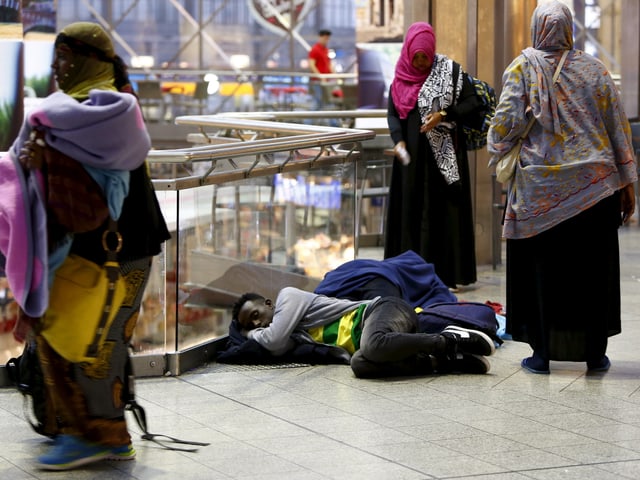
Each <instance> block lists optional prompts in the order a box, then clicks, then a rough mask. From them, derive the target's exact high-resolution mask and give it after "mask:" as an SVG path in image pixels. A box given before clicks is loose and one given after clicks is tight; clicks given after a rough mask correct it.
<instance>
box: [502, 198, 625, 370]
mask: <svg viewBox="0 0 640 480" xmlns="http://www.w3.org/2000/svg"><path fill="white" fill-rule="evenodd" d="M619 226H620V199H619V195H618V194H614V195H612V196H610V197H608V198H605V199H604V200H602V201H600V202H599V203H597V204H596V205H594V206H593V207H591V208H590V209H588V210H586V211H584V212H582V213H580V214H579V215H577V216H575V217H573V218H571V219H569V220H566V221H565V222H563V223H562V224H560V225H557V226H556V227H553V228H552V229H550V230H547V231H545V232H542V233H540V234H539V235H536V236H535V237H531V238H526V239H520V240H507V302H506V307H507V333H510V334H511V335H512V337H513V339H514V340H516V341H520V342H526V343H528V344H529V345H530V346H531V348H532V349H533V350H534V352H536V353H537V354H538V355H539V356H540V357H541V358H542V359H545V360H563V361H576V362H584V361H599V360H600V359H601V358H602V356H603V355H604V354H605V352H606V350H607V338H608V337H610V336H613V335H616V334H618V333H620V331H621V321H620V255H619V247H618V227H619Z"/></svg>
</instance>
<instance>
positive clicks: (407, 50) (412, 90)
mask: <svg viewBox="0 0 640 480" xmlns="http://www.w3.org/2000/svg"><path fill="white" fill-rule="evenodd" d="M418 52H422V53H424V54H425V55H426V56H427V57H428V58H430V59H431V61H432V62H433V59H434V57H435V54H436V36H435V34H434V33H433V28H432V27H431V25H429V24H428V23H426V22H416V23H414V24H412V25H411V26H410V27H409V30H407V35H406V37H405V40H404V43H403V44H402V50H401V51H400V58H398V63H397V64H396V74H395V77H394V79H393V83H392V84H391V96H392V97H393V103H394V105H395V106H396V110H397V111H398V115H400V118H407V115H409V112H410V111H411V110H412V109H413V108H414V107H415V106H416V101H417V100H418V94H419V93H420V88H421V87H422V84H423V83H424V81H425V80H426V78H427V77H428V76H429V74H430V73H431V69H429V71H427V72H421V71H419V70H418V69H416V68H415V67H414V66H413V65H412V62H413V57H414V55H415V54H416V53H418Z"/></svg>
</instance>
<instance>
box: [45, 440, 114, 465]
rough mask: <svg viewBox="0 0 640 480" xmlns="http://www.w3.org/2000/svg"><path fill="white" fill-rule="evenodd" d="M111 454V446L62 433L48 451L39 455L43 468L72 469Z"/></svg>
mask: <svg viewBox="0 0 640 480" xmlns="http://www.w3.org/2000/svg"><path fill="white" fill-rule="evenodd" d="M110 454H111V450H110V449H109V447H105V446H104V445H96V444H94V443H89V442H86V441H84V440H82V439H81V438H80V437H77V436H75V435H60V436H59V437H57V438H56V440H55V443H54V445H53V447H51V449H50V450H49V452H48V453H45V454H44V455H41V456H40V457H38V465H37V466H38V467H39V468H41V469H43V470H71V469H72V468H77V467H80V466H82V465H87V464H89V463H93V462H97V461H99V460H103V459H104V458H106V457H108V456H109V455H110Z"/></svg>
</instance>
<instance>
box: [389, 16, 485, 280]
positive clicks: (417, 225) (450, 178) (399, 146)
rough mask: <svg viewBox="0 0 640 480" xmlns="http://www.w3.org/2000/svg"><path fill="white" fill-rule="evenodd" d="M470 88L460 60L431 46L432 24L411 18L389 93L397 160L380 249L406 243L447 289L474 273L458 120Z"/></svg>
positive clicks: (474, 103) (396, 250)
mask: <svg viewBox="0 0 640 480" xmlns="http://www.w3.org/2000/svg"><path fill="white" fill-rule="evenodd" d="M474 93H475V91H474V88H473V86H472V85H471V84H470V82H469V80H468V78H467V76H466V75H464V73H463V71H462V68H460V65H458V64H457V63H456V62H454V61H453V60H451V59H449V58H447V57H446V56H444V55H440V54H437V53H436V39H435V35H434V33H433V28H432V27H431V25H429V24H428V23H425V22H417V23H414V24H413V25H411V26H410V27H409V30H408V31H407V35H406V38H405V40H404V44H403V45H402V51H401V53H400V57H399V59H398V63H397V64H396V70H395V77H394V79H393V82H392V84H391V91H390V94H389V107H388V113H387V121H388V123H389V132H390V134H391V139H392V140H393V142H394V144H395V147H394V151H395V153H396V157H397V160H396V161H395V162H394V164H393V173H392V178H391V187H390V192H389V209H388V213H387V224H386V232H385V249H384V250H385V251H384V256H385V258H390V257H394V256H397V255H399V254H401V253H403V252H405V251H407V250H413V251H415V252H416V253H418V254H419V255H420V256H421V257H422V258H424V259H425V260H426V261H427V262H429V263H432V264H433V265H434V266H435V270H436V274H437V275H438V276H439V277H440V279H441V280H442V281H443V282H444V283H445V285H447V286H448V287H450V288H452V289H453V288H456V286H457V285H467V284H470V283H474V282H475V281H476V257H475V240H474V232H473V212H472V205H471V184H470V178H469V165H468V161H467V151H466V146H465V142H464V135H463V133H462V124H461V122H459V121H457V120H458V119H460V118H462V117H463V116H464V115H465V114H468V113H469V112H471V111H472V110H474V109H475V108H477V107H478V106H479V105H480V104H479V100H478V98H477V97H476V95H475V94H474Z"/></svg>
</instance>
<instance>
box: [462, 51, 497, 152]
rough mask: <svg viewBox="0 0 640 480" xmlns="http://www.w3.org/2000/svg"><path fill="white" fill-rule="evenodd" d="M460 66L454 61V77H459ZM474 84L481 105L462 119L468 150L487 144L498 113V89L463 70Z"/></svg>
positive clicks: (478, 148) (477, 148)
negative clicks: (490, 127) (492, 122)
mask: <svg viewBox="0 0 640 480" xmlns="http://www.w3.org/2000/svg"><path fill="white" fill-rule="evenodd" d="M456 67H458V68H459V66H458V65H457V64H456V63H455V62H454V70H453V78H458V71H459V70H458V69H457V68H456ZM463 75H466V76H467V78H468V79H469V82H471V85H473V88H474V89H475V91H476V96H477V97H478V99H479V100H480V106H479V107H478V108H476V109H475V110H474V111H473V112H472V113H470V114H469V115H467V116H466V117H465V118H464V119H463V120H462V130H463V132H464V137H465V143H466V145H467V150H480V149H481V148H484V146H485V145H486V144H487V133H488V132H489V126H490V125H491V120H492V119H493V116H494V115H495V114H496V105H497V99H496V91H495V90H494V89H493V87H492V86H491V85H489V84H488V83H487V82H485V81H484V80H480V79H479V78H476V77H474V76H473V75H470V74H468V73H467V72H463Z"/></svg>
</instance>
